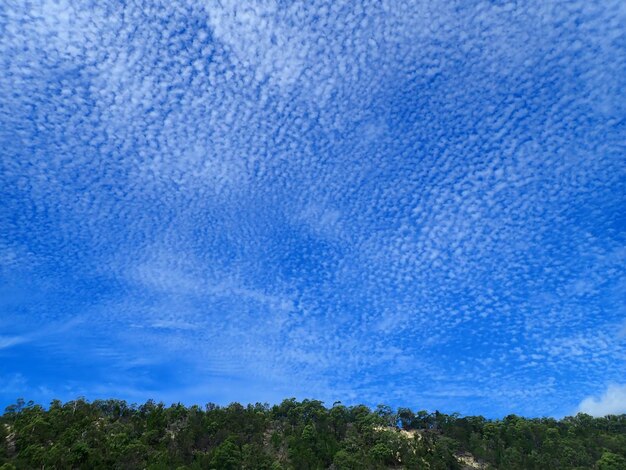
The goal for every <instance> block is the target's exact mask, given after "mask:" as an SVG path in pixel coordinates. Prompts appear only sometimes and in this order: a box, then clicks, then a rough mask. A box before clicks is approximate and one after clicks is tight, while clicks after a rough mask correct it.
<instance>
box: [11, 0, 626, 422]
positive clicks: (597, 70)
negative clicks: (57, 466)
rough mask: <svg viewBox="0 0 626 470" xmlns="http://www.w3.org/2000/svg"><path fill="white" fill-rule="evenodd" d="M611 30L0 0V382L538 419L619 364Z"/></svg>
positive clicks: (625, 14)
mask: <svg viewBox="0 0 626 470" xmlns="http://www.w3.org/2000/svg"><path fill="white" fill-rule="evenodd" d="M624 24H626V9H625V8H624V3H623V2H622V1H617V0H607V1H604V2H602V4H601V5H600V4H597V3H594V2H586V1H573V2H572V1H568V2H559V1H548V2H546V1H529V2H524V3H523V4H521V3H515V2H478V1H476V2H474V1H469V2H450V1H442V2H437V1H436V2H432V1H428V2H427V1H408V2H397V1H386V0H385V1H358V2H348V1H307V2H291V3H289V4H285V3H284V2H278V1H262V2H261V1H250V2H237V1H227V0H222V1H206V2H199V1H186V0H178V1H167V2H166V1H154V2H149V4H141V5H140V4H139V3H137V2H124V1H99V2H91V1H81V0H75V1H74V0H59V1H52V0H50V1H47V0H45V1H44V0H41V1H33V2H19V1H11V0H9V1H5V2H2V5H1V6H0V38H1V39H0V157H1V158H0V188H1V189H0V191H1V194H0V196H1V199H2V204H1V205H0V311H1V315H0V354H1V356H0V360H1V361H2V363H3V366H5V367H6V370H5V371H4V372H3V374H4V376H5V377H19V378H20V380H8V379H7V383H8V384H13V385H10V386H7V387H4V388H2V389H0V390H1V397H2V400H4V401H8V400H12V399H13V398H15V396H18V395H23V394H27V393H31V396H33V397H35V398H37V397H40V398H42V399H48V398H51V396H52V395H58V396H61V397H66V398H69V397H72V396H76V395H79V394H84V395H87V396H101V395H104V396H110V395H116V394H123V395H124V397H127V398H132V399H135V400H141V399H146V398H148V397H149V396H153V397H154V398H157V399H158V398H163V397H167V398H168V399H169V398H171V399H173V400H186V401H190V400H193V401H207V400H222V401H229V400H237V399H240V400H253V401H254V400H275V399H279V398H282V397H283V396H290V395H298V396H301V397H302V396H305V395H306V396H315V397H317V398H321V399H325V400H328V401H330V402H332V401H333V400H335V399H342V400H346V401H348V400H353V401H354V400H358V401H365V402H367V403H373V404H375V403H377V402H389V403H391V404H398V405H399V404H404V405H411V406H421V407H429V408H440V409H445V410H450V411H452V410H458V411H461V412H473V413H478V412H482V413H488V414H498V413H509V412H517V413H526V414H545V413H553V414H558V413H561V412H562V411H563V410H564V409H572V408H574V407H575V406H576V404H577V403H578V402H579V400H580V397H582V396H586V395H587V394H589V393H590V391H591V390H595V389H596V387H597V384H604V383H622V382H623V371H624V367H625V366H626V344H625V342H624V338H623V336H620V335H619V334H616V331H618V330H619V325H621V323H622V321H623V314H624V309H625V307H626V301H625V299H624V291H625V289H624V287H625V286H626V268H625V266H626V249H625V248H624V247H625V241H626V235H625V227H624V217H623V207H626V191H625V189H624V182H625V181H626V162H625V158H624V155H625V152H624V135H625V128H624V126H625V122H626V120H625V119H624V118H625V117H626V99H625V96H624V90H626V48H625V47H624ZM42 390H46V391H49V393H50V396H47V395H45V394H44V393H43V392H41V391H42ZM46 393H47V392H46Z"/></svg>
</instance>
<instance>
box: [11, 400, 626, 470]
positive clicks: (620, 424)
mask: <svg viewBox="0 0 626 470" xmlns="http://www.w3.org/2000/svg"><path fill="white" fill-rule="evenodd" d="M14 468H15V469H28V468H36V469H44V468H45V469H73V468H81V469H83V468H84V469H152V470H156V469H213V468H214V469H220V470H221V469H226V470H228V469H261V470H263V469H268V470H269V469H271V470H278V469H298V470H299V469H359V470H360V469H387V468H397V469H400V468H407V469H413V468H415V469H422V468H424V469H471V468H484V469H506V470H514V469H524V470H529V469H540V470H545V469H602V470H607V469H611V470H624V469H626V415H620V416H607V417H604V418H592V417H591V416H588V415H585V414H578V415H576V416H574V417H567V418H563V419H561V420H556V419H553V418H535V419H527V418H520V417H518V416H515V415H510V416H507V417H506V418H504V419H502V420H488V419H485V418H483V417H481V416H463V417H462V416H459V415H458V414H451V415H448V414H443V413H439V412H437V411H436V412H434V413H429V412H426V411H418V412H413V411H411V410H409V409H406V408H400V409H398V410H396V411H394V410H392V409H391V408H390V407H388V406H382V405H381V406H378V407H377V408H376V409H375V410H371V409H369V408H367V407H366V406H362V405H358V406H349V407H348V406H344V405H342V404H341V403H335V404H334V405H333V406H332V407H330V408H326V407H324V406H323V404H322V402H320V401H317V400H304V401H301V402H300V401H296V400H295V399H289V400H284V401H283V402H282V403H281V404H279V405H275V406H269V405H267V404H259V403H257V404H255V405H247V406H242V405H240V404H238V403H232V404H230V405H228V406H225V407H221V406H217V405H214V404H208V405H206V406H205V407H204V408H202V407H199V406H191V407H186V406H183V405H181V404H175V405H171V406H165V405H164V404H163V403H155V402H153V401H148V402H147V403H145V404H143V405H135V404H132V405H130V404H128V403H126V402H124V401H120V400H96V401H93V402H91V403H90V402H88V401H85V400H83V399H79V400H75V401H70V402H67V403H61V402H60V401H57V400H55V401H53V402H52V403H51V404H50V406H49V407H48V408H47V409H45V408H43V407H42V406H40V405H37V404H34V403H33V402H28V403H26V402H24V400H18V402H17V403H16V404H15V405H11V406H9V407H7V408H6V411H5V413H4V415H3V416H2V417H1V418H0V470H8V469H14Z"/></svg>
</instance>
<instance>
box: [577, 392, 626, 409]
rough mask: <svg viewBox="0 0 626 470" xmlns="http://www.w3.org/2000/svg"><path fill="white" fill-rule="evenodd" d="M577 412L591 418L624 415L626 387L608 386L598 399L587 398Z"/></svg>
mask: <svg viewBox="0 0 626 470" xmlns="http://www.w3.org/2000/svg"><path fill="white" fill-rule="evenodd" d="M578 411H580V412H582V413H587V414H590V415H592V416H605V415H617V414H622V413H626V385H614V384H613V385H609V386H608V388H607V389H606V391H605V392H604V393H603V394H602V396H601V397H600V398H597V397H594V396H588V397H587V398H585V399H584V400H583V401H581V402H580V405H578Z"/></svg>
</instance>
